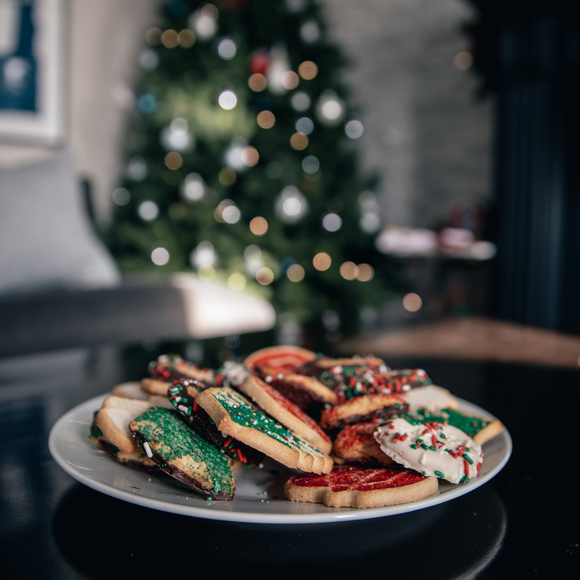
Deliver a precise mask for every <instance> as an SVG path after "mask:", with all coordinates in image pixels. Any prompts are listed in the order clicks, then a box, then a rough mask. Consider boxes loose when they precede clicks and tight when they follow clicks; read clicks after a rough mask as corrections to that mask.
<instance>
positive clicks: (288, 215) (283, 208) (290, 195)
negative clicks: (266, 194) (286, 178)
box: [276, 185, 308, 223]
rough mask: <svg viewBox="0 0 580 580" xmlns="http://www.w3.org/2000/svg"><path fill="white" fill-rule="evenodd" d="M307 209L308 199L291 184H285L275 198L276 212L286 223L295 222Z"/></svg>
mask: <svg viewBox="0 0 580 580" xmlns="http://www.w3.org/2000/svg"><path fill="white" fill-rule="evenodd" d="M307 211H308V200H307V199H306V197H305V196H304V195H303V194H302V193H301V192H300V190H299V189H298V188H297V187H295V186H293V185H288V186H286V187H285V188H284V189H283V190H282V191H281V192H280V195H279V196H278V198H277V200H276V213H277V214H278V216H279V217H280V219H281V220H282V221H285V222H286V223H295V222H297V221H298V220H299V219H300V218H301V217H302V216H303V215H305V213H306V212H307Z"/></svg>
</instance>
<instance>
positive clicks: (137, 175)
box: [125, 155, 147, 181]
mask: <svg viewBox="0 0 580 580" xmlns="http://www.w3.org/2000/svg"><path fill="white" fill-rule="evenodd" d="M125 175H126V176H127V177H128V178H129V179H131V180H133V181H142V180H143V179H145V178H146V177H147V161H145V159H143V157H141V156H140V155H133V157H131V159H129V162H128V163H127V167H126V168H125Z"/></svg>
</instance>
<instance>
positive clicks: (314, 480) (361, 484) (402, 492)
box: [284, 465, 439, 508]
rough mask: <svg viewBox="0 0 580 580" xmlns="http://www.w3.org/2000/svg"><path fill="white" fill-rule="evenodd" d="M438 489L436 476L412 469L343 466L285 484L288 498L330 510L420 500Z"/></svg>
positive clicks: (371, 506) (381, 505)
mask: <svg viewBox="0 0 580 580" xmlns="http://www.w3.org/2000/svg"><path fill="white" fill-rule="evenodd" d="M438 489H439V485H438V482H437V478H436V477H427V476H425V475H422V474H420V473H417V472H416V471H412V470H410V469H401V468H364V467H353V466H347V465H342V466H339V467H335V468H334V469H333V470H332V472H331V473H330V475H315V476H308V475H300V476H293V477H291V478H290V479H289V480H288V481H287V482H286V484H285V485H284V496H285V497H286V499H289V500H291V501H304V502H312V503H322V504H324V505H326V506H329V507H354V508H378V507H384V506H390V505H400V504H405V503H411V502H414V501H419V500H421V499H424V498H426V497H428V496H430V495H433V494H434V493H436V492H437V490H438Z"/></svg>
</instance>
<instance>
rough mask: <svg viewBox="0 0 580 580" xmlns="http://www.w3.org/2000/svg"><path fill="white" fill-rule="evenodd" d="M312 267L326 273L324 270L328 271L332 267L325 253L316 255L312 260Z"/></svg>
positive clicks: (329, 258) (330, 260)
mask: <svg viewBox="0 0 580 580" xmlns="http://www.w3.org/2000/svg"><path fill="white" fill-rule="evenodd" d="M312 265H313V266H314V267H315V268H316V269H317V270H318V271H319V272H326V270H328V268H330V266H331V265H332V259H331V257H330V256H329V255H328V254H327V253H326V252H318V254H316V256H314V258H312Z"/></svg>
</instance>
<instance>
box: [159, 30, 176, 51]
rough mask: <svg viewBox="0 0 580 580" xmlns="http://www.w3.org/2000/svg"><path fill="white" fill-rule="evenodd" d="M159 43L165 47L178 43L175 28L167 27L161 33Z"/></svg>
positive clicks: (173, 46) (171, 46)
mask: <svg viewBox="0 0 580 580" xmlns="http://www.w3.org/2000/svg"><path fill="white" fill-rule="evenodd" d="M161 44H162V45H163V46H164V47H165V48H175V47H176V46H177V45H178V42H177V30H173V29H172V28H169V29H168V30H164V31H163V32H162V33H161Z"/></svg>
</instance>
